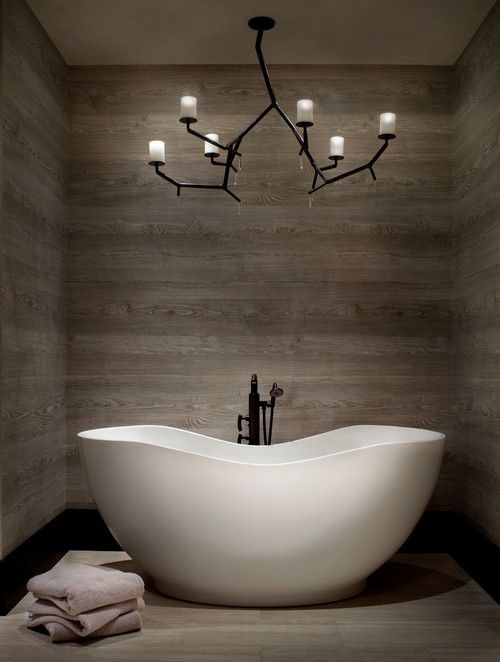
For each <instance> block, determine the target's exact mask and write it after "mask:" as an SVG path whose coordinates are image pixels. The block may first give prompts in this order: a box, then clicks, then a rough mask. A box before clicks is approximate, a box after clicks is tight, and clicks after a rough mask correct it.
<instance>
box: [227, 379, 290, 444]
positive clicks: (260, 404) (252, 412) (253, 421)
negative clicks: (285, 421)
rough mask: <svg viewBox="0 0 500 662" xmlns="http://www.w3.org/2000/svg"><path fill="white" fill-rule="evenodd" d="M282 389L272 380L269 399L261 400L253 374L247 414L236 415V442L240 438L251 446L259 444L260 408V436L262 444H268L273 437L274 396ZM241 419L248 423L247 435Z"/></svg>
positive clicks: (280, 394)
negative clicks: (268, 413) (267, 413)
mask: <svg viewBox="0 0 500 662" xmlns="http://www.w3.org/2000/svg"><path fill="white" fill-rule="evenodd" d="M283 393H284V391H283V389H282V388H280V387H279V386H278V385H277V384H276V382H274V384H273V386H272V388H271V390H270V391H269V395H270V396H271V399H270V400H269V402H268V401H267V400H261V399H260V394H259V385H258V382H257V375H255V374H253V375H252V377H251V379H250V393H249V394H248V416H243V415H242V414H240V415H239V416H238V432H239V434H238V440H237V441H238V443H239V444H241V442H242V440H245V441H248V443H249V445H251V446H259V445H260V443H261V442H260V410H261V409H262V438H263V442H264V446H270V445H271V442H272V438H273V422H274V407H275V405H276V398H280V397H281V396H282V395H283ZM268 408H269V409H270V410H271V415H270V418H269V432H268V431H267V424H266V412H267V409H268ZM243 421H246V422H247V423H248V435H243V434H242V431H243Z"/></svg>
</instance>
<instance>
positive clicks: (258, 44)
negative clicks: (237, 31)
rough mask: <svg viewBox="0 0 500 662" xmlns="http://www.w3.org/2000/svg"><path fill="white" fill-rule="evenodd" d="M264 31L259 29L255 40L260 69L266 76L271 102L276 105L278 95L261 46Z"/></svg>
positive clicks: (265, 80)
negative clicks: (275, 92)
mask: <svg viewBox="0 0 500 662" xmlns="http://www.w3.org/2000/svg"><path fill="white" fill-rule="evenodd" d="M263 33H264V32H263V30H259V31H258V32H257V39H256V40H255V51H256V53H257V58H258V60H259V64H260V69H261V71H262V75H263V77H264V82H265V84H266V87H267V93H268V94H269V99H270V100H271V104H272V105H273V106H274V105H275V104H276V95H275V94H274V90H273V85H272V83H271V79H270V77H269V71H268V69H267V64H266V61H265V60H264V55H263V53H262V48H261V44H262V35H263Z"/></svg>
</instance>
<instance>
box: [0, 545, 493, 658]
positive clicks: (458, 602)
mask: <svg viewBox="0 0 500 662" xmlns="http://www.w3.org/2000/svg"><path fill="white" fill-rule="evenodd" d="M72 561H73V562H74V561H79V562H84V563H95V564H104V563H105V564H110V565H112V566H114V567H117V568H120V569H122V570H135V571H137V572H141V571H140V569H139V568H137V567H136V566H135V565H134V563H133V562H132V561H131V560H130V559H129V557H128V556H127V555H126V554H125V553H123V552H78V551H71V552H68V553H67V554H66V556H65V557H64V558H63V559H61V561H60V563H70V562H72ZM141 574H142V575H143V576H144V579H145V581H146V586H147V587H148V588H147V591H146V595H145V600H146V609H145V610H144V612H143V624H144V627H143V630H142V631H141V632H135V633H132V634H125V635H120V636H117V637H110V638H108V639H101V640H88V641H84V642H82V643H80V642H78V643H66V644H50V643H48V641H47V638H46V637H45V636H44V635H43V634H39V633H38V632H34V631H32V630H28V629H26V628H25V627H24V619H25V614H24V611H25V608H26V606H27V605H28V604H29V602H30V600H31V596H30V595H26V596H25V597H24V598H23V599H22V600H21V601H20V602H19V604H18V605H16V607H15V608H14V609H13V610H12V611H11V612H10V613H9V614H8V615H7V616H4V617H0V661H1V662H28V661H29V662H51V661H52V660H64V661H67V660H73V659H74V660H106V661H107V662H122V661H123V662H125V661H127V660H133V661H134V662H142V661H143V660H145V661H151V662H156V661H158V662H159V661H160V660H161V661H162V662H174V661H175V662H188V661H189V662H323V661H327V660H328V661H335V662H400V661H401V662H403V661H404V662H420V661H424V660H425V661H427V662H429V661H432V660H434V662H500V608H499V606H498V605H497V604H496V603H495V601H494V600H493V599H492V598H491V597H490V596H488V594H487V593H485V592H484V591H483V590H482V589H481V588H480V587H479V586H478V585H477V584H476V583H475V582H474V581H473V580H472V579H470V577H468V575H466V574H465V573H464V571H463V570H462V569H461V568H460V567H459V566H458V565H457V564H456V563H455V562H454V561H453V560H452V559H451V557H449V556H448V555H445V554H427V555H415V554H400V555H396V556H395V557H394V558H393V559H391V561H389V562H388V563H387V564H386V565H385V566H384V567H383V568H381V569H380V570H379V571H378V572H377V573H375V575H373V577H372V578H371V580H370V582H369V585H368V589H367V591H366V592H365V593H364V594H363V595H360V596H357V597H355V598H351V599H349V600H345V601H343V602H337V603H331V604H324V605H318V606H314V607H296V608H289V609H243V608H241V609H236V608H232V607H212V606H208V605H200V604H194V603H189V602H182V601H181V600H175V599H172V598H168V597H166V596H164V595H161V594H160V593H158V592H157V591H155V590H154V589H153V588H152V586H151V581H150V579H149V578H148V577H147V576H146V575H145V574H144V573H142V572H141Z"/></svg>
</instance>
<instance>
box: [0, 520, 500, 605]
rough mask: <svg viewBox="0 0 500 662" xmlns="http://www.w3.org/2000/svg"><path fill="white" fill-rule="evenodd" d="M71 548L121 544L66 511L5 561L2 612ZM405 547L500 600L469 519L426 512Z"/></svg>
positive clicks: (487, 546)
mask: <svg viewBox="0 0 500 662" xmlns="http://www.w3.org/2000/svg"><path fill="white" fill-rule="evenodd" d="M70 549H93V550H111V551H114V550H120V549H121V548H120V546H119V545H118V543H117V542H116V540H115V539H114V538H113V536H112V535H111V533H110V532H109V530H108V528H107V527H106V525H105V524H104V522H103V520H102V518H101V516H100V515H99V513H98V512H97V510H72V509H68V510H65V511H64V512H62V513H61V514H60V515H58V516H57V517H55V518H54V519H53V520H52V521H51V522H49V523H48V524H47V525H46V526H44V527H43V529H40V531H38V532H37V533H35V534H34V535H33V536H31V538H29V539H28V540H27V541H26V542H24V543H23V544H22V545H20V546H19V547H18V548H17V549H15V550H14V551H13V552H12V553H11V554H9V555H8V556H7V557H6V558H5V559H4V560H3V561H0V592H1V594H0V615H5V614H6V613H7V612H9V611H10V610H11V609H12V608H13V607H14V605H15V604H17V602H19V600H20V599H21V598H22V597H23V595H24V594H25V593H26V582H27V581H28V579H29V578H30V577H32V576H33V575H36V574H39V573H41V572H45V571H46V570H48V569H49V568H51V567H52V566H53V565H54V564H55V563H56V562H57V561H58V560H59V559H60V558H61V557H62V556H64V554H65V553H66V552H67V551H68V550H70ZM400 551H401V552H403V553H408V554H409V553H413V554H436V553H442V554H450V555H451V556H452V557H453V558H454V559H455V560H456V561H457V563H459V564H460V565H461V566H462V567H463V568H464V570H465V571H466V572H467V573H468V574H469V575H470V576H471V577H472V578H473V579H475V580H476V581H477V583H478V584H479V585H480V586H482V588H483V589H484V590H485V591H487V592H488V593H489V594H490V595H491V596H492V597H493V598H494V599H495V600H496V601H497V602H499V601H500V578H499V576H498V568H499V567H500V550H499V549H498V547H496V546H495V545H493V543H491V542H490V541H489V540H488V539H487V538H486V537H485V536H484V535H483V534H482V533H481V532H480V531H478V530H477V529H476V528H475V526H474V525H473V524H472V523H471V522H469V521H468V520H466V519H465V518H463V517H461V516H459V515H457V514H455V513H452V512H448V511H428V512H426V513H424V515H423V516H422V519H421V520H420V522H419V523H418V524H417V526H416V527H415V530H414V531H413V533H412V534H411V536H410V537H409V538H408V540H407V541H406V542H405V544H404V545H403V546H402V547H401V550H400Z"/></svg>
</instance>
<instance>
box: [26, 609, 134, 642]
mask: <svg viewBox="0 0 500 662" xmlns="http://www.w3.org/2000/svg"><path fill="white" fill-rule="evenodd" d="M64 621H65V622H64ZM70 623H71V621H68V620H65V619H59V618H58V617H57V616H38V617H37V618H34V619H33V620H31V622H30V623H29V625H28V627H30V628H34V627H38V626H39V625H42V626H43V627H44V628H45V629H46V630H47V632H48V633H49V635H50V640H51V641H54V642H56V641H74V640H75V639H82V638H83V637H82V635H80V634H78V633H76V632H75V630H74V628H72V627H71V626H70ZM141 626H142V623H141V616H140V614H139V612H138V611H129V612H127V613H126V614H122V615H121V616H118V618H115V619H114V620H113V621H110V622H109V623H106V625H104V626H103V627H102V628H99V629H98V630H95V631H94V632H92V634H91V635H90V637H109V636H111V635H114V634H124V633H125V632H134V631H135V630H140V629H141Z"/></svg>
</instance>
